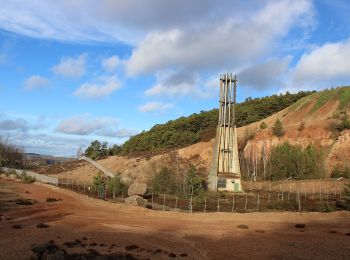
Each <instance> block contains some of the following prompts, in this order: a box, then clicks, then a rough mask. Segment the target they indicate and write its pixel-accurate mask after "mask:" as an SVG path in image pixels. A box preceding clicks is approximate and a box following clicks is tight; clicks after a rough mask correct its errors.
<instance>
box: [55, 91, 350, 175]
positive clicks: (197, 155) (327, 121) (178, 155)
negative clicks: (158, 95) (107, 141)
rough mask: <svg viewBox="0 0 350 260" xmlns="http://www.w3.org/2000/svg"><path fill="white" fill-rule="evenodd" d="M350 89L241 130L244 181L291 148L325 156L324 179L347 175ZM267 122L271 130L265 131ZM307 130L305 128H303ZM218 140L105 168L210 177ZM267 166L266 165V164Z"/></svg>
mask: <svg viewBox="0 0 350 260" xmlns="http://www.w3.org/2000/svg"><path fill="white" fill-rule="evenodd" d="M349 106H350V87H343V88H337V89H332V90H325V91H321V92H317V93H312V94H311V95H308V96H305V97H303V98H301V99H300V100H298V101H297V102H295V103H294V104H292V105H291V106H289V107H287V108H285V109H283V110H282V111H279V112H277V113H275V114H273V115H270V116H269V117H267V118H264V119H263V120H260V121H257V122H254V123H251V124H249V125H246V126H242V127H239V128H238V129H237V134H238V142H239V146H240V155H241V168H242V173H243V177H244V178H247V177H248V176H250V174H251V173H252V171H251V170H252V169H251V168H250V169H248V167H247V165H249V166H250V167H252V168H254V167H255V166H257V165H254V163H255V162H258V161H259V160H258V158H260V159H261V154H262V150H263V149H264V150H265V152H266V153H269V152H271V149H272V148H273V147H275V146H278V145H281V144H283V143H285V142H289V143H290V144H291V145H298V146H301V147H303V148H306V147H307V146H308V145H315V146H317V147H318V148H319V149H320V150H321V151H322V156H323V157H322V160H319V161H320V162H322V163H323V164H324V166H325V172H323V173H322V174H323V175H322V176H319V177H325V176H331V174H332V173H333V172H334V170H337V169H340V171H344V169H345V168H346V167H348V166H350V165H349V162H350V130H349V129H346V128H344V127H343V126H342V124H343V123H344V120H343V119H344V118H346V117H345V115H349ZM277 119H280V120H281V122H282V126H283V130H284V132H285V134H284V135H283V136H281V137H277V136H275V135H274V134H273V131H272V127H273V125H274V122H275V121H276V120H277ZM262 122H264V124H266V128H264V129H261V127H260V126H261V124H262ZM301 125H303V127H301ZM213 145H214V139H211V140H208V141H200V142H198V143H195V144H192V145H189V146H187V147H183V148H180V149H174V150H173V151H171V152H164V153H162V154H157V155H154V156H150V157H146V158H145V157H144V156H141V157H135V156H133V157H127V156H121V155H118V156H110V157H108V158H105V159H102V160H99V162H100V163H101V164H102V165H103V166H104V167H106V168H107V169H109V170H111V171H112V172H115V173H118V172H119V173H120V174H121V176H122V177H123V178H124V179H127V180H139V181H147V179H149V178H150V176H152V175H153V174H154V173H155V172H157V170H158V169H160V168H161V167H162V166H164V165H166V166H167V167H170V168H171V167H173V168H175V169H177V167H179V168H178V171H179V172H182V171H183V169H184V168H186V167H187V166H188V165H189V164H191V163H192V164H194V165H195V166H196V167H197V169H198V172H199V173H200V174H202V176H203V177H204V176H206V174H207V171H208V169H209V167H210V163H211V160H212V156H213V155H212V151H213ZM260 162H261V160H260ZM256 173H257V175H258V177H260V176H262V175H263V169H262V167H256ZM94 174H96V171H95V170H94V169H93V168H91V167H90V166H89V165H85V166H81V167H78V168H76V169H74V170H71V171H67V172H64V173H60V176H61V177H69V178H78V179H92V177H93V176H94Z"/></svg>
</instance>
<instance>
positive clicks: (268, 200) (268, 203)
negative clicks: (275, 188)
mask: <svg viewBox="0 0 350 260" xmlns="http://www.w3.org/2000/svg"><path fill="white" fill-rule="evenodd" d="M270 196H271V193H269V197H268V199H267V205H270Z"/></svg>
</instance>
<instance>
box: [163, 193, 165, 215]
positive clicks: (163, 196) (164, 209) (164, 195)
mask: <svg viewBox="0 0 350 260" xmlns="http://www.w3.org/2000/svg"><path fill="white" fill-rule="evenodd" d="M164 210H165V193H164V195H163V211H164Z"/></svg>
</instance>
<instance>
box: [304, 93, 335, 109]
mask: <svg viewBox="0 0 350 260" xmlns="http://www.w3.org/2000/svg"><path fill="white" fill-rule="evenodd" d="M317 96H318V97H317V99H316V103H315V105H314V106H313V107H312V108H311V110H310V113H314V112H316V111H317V110H318V109H319V108H321V107H322V106H323V105H325V104H326V103H327V102H328V101H329V100H331V99H332V98H335V97H337V96H338V91H337V90H335V89H331V90H324V91H322V92H319V93H317Z"/></svg>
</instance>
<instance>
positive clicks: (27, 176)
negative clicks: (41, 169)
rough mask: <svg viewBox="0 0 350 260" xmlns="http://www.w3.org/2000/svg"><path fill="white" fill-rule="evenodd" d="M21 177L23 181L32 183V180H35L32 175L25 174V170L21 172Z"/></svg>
mask: <svg viewBox="0 0 350 260" xmlns="http://www.w3.org/2000/svg"><path fill="white" fill-rule="evenodd" d="M21 179H22V182H23V183H33V182H35V178H34V177H32V176H29V175H27V174H26V172H23V174H22V177H21Z"/></svg>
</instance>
